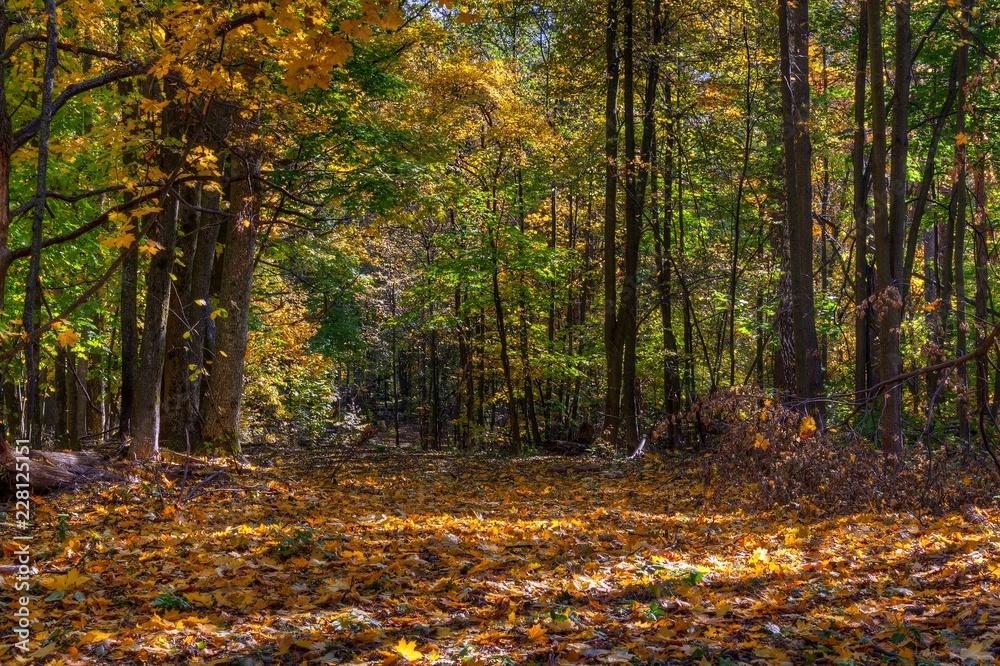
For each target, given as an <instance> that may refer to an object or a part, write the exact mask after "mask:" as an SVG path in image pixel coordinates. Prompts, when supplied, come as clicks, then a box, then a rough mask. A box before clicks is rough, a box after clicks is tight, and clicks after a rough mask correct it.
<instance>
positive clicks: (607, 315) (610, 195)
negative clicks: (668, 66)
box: [604, 0, 622, 448]
mask: <svg viewBox="0 0 1000 666" xmlns="http://www.w3.org/2000/svg"><path fill="white" fill-rule="evenodd" d="M604 47H605V65H606V69H605V79H606V81H605V83H606V90H605V93H606V94H605V102H604V157H605V160H606V163H605V166H604V358H605V361H606V365H607V393H606V394H605V399H604V433H605V436H606V437H607V439H608V443H609V445H610V446H611V447H612V448H616V447H617V446H618V425H619V414H620V411H619V409H620V407H621V386H622V376H621V372H622V356H621V349H620V347H619V344H618V256H617V252H616V244H617V240H616V236H617V230H618V78H619V72H620V66H619V62H618V0H608V6H607V23H606V26H605V44H604Z"/></svg>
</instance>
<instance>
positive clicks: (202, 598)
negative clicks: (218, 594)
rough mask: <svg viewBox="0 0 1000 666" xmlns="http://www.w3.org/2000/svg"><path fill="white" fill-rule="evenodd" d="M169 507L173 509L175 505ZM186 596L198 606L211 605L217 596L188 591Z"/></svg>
mask: <svg viewBox="0 0 1000 666" xmlns="http://www.w3.org/2000/svg"><path fill="white" fill-rule="evenodd" d="M167 508H170V509H172V508H173V507H167ZM184 598H185V599H187V600H188V601H190V602H191V603H193V604H196V605H198V606H211V605H212V603H213V602H214V601H215V598H214V597H212V595H211V594H205V593H204V592H186V593H185V594H184Z"/></svg>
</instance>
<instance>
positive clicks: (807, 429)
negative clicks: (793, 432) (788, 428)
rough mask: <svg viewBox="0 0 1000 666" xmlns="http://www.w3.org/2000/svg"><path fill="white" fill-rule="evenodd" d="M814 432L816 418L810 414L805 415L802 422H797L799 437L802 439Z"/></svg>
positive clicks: (807, 437)
mask: <svg viewBox="0 0 1000 666" xmlns="http://www.w3.org/2000/svg"><path fill="white" fill-rule="evenodd" d="M815 432H816V419H814V418H813V417H811V416H807V417H805V418H804V419H802V423H801V424H799V437H801V438H802V439H809V438H810V437H812V436H813V433H815Z"/></svg>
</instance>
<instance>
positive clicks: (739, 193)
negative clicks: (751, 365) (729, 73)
mask: <svg viewBox="0 0 1000 666" xmlns="http://www.w3.org/2000/svg"><path fill="white" fill-rule="evenodd" d="M746 20H747V18H746V11H744V12H743V49H744V52H745V54H746V81H745V87H744V89H743V101H744V104H745V107H746V108H745V111H746V115H745V117H744V126H743V160H742V162H743V164H742V167H741V169H740V177H739V180H738V181H737V184H736V212H735V214H734V215H733V250H732V253H733V256H732V262H731V264H730V267H729V312H728V314H727V317H728V319H729V385H730V386H734V385H735V384H736V291H737V288H738V287H739V284H738V277H739V272H738V271H739V261H740V222H741V221H742V219H741V218H742V213H743V190H744V187H745V186H746V182H747V173H748V172H749V169H750V152H751V150H752V148H753V125H754V122H753V116H752V115H751V114H752V113H753V108H752V106H753V97H752V95H753V90H752V88H751V86H752V84H753V81H752V75H753V61H752V59H751V55H750V38H749V36H748V35H747V24H746Z"/></svg>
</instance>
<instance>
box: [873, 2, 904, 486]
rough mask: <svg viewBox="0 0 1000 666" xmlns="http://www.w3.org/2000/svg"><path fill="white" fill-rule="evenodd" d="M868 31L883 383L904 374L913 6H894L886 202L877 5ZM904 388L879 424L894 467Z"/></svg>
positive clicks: (888, 396) (886, 401) (892, 396)
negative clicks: (902, 335) (902, 337)
mask: <svg viewBox="0 0 1000 666" xmlns="http://www.w3.org/2000/svg"><path fill="white" fill-rule="evenodd" d="M868 33H869V48H870V55H871V86H872V153H873V157H872V192H873V196H874V201H875V225H874V228H875V257H876V269H877V270H876V272H877V292H878V295H877V297H878V299H879V303H878V306H877V308H876V309H877V311H878V312H879V314H880V318H879V371H880V375H881V378H882V379H883V380H885V379H889V378H892V377H895V376H897V375H899V374H900V373H901V372H902V355H901V350H900V326H901V324H902V313H903V303H902V291H901V288H902V278H903V262H904V243H905V235H906V217H907V209H906V152H907V121H908V118H907V114H908V109H909V76H910V72H909V52H910V33H909V6H908V4H907V3H906V2H904V1H901V2H897V4H896V44H895V48H896V54H895V55H896V68H895V70H896V89H895V91H894V97H893V99H894V102H893V118H892V121H893V127H892V161H891V166H890V169H891V173H890V181H891V182H890V187H891V189H890V190H889V191H888V195H889V196H888V200H887V196H886V194H887V185H886V168H885V167H886V165H885V155H886V153H887V150H886V142H887V137H886V103H885V83H884V67H885V59H884V57H883V54H882V22H881V7H880V5H879V3H877V2H872V3H869V5H868ZM902 399H903V392H902V387H894V388H892V389H890V390H889V391H887V392H886V393H885V396H884V398H883V411H882V420H881V426H880V428H881V441H882V452H883V454H884V455H885V457H886V462H887V464H888V465H889V466H890V467H892V468H895V467H896V466H898V464H899V462H900V456H901V454H902V450H903V435H902Z"/></svg>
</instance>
